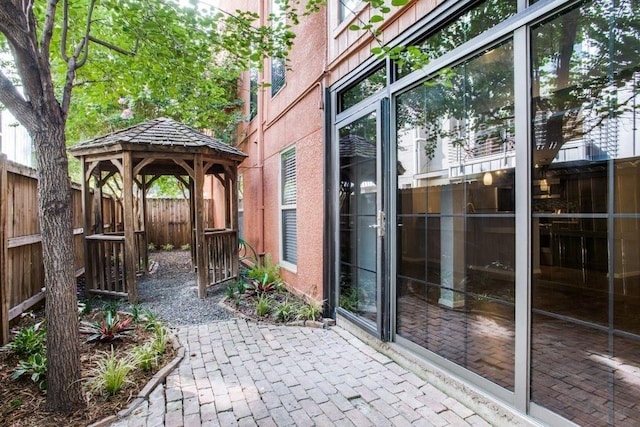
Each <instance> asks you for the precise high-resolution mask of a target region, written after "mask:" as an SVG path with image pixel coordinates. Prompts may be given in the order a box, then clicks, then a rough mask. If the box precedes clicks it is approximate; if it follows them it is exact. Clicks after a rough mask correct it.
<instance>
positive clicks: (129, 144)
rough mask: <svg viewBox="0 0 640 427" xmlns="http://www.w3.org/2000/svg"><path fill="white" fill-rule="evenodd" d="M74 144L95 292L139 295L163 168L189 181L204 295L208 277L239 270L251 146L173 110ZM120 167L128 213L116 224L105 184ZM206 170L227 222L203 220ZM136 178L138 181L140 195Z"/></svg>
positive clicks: (213, 279) (89, 281)
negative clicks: (241, 201)
mask: <svg viewBox="0 0 640 427" xmlns="http://www.w3.org/2000/svg"><path fill="white" fill-rule="evenodd" d="M70 151H71V153H72V154H73V155H74V156H75V157H77V158H79V159H80V161H81V163H82V198H83V200H82V206H83V216H84V235H85V278H86V287H87V290H88V291H89V292H92V293H98V294H108V295H114V296H127V297H128V299H129V301H131V302H137V301H138V291H137V285H136V277H137V274H139V273H145V272H148V266H149V263H148V252H147V238H146V230H147V227H146V223H147V214H146V197H147V191H148V190H149V188H150V187H151V185H152V184H153V183H154V182H155V181H156V180H157V179H158V178H159V177H161V176H163V175H170V176H175V177H176V178H178V179H179V180H180V181H182V182H183V183H184V184H185V185H186V186H187V188H188V189H189V206H190V213H191V215H190V218H191V227H192V230H193V232H192V235H191V248H192V259H193V262H194V267H195V270H196V273H197V285H198V296H199V297H200V298H204V297H205V295H206V291H207V286H209V285H210V284H212V283H219V282H221V281H224V280H227V279H231V278H233V277H236V276H237V273H238V197H237V170H238V164H239V163H240V162H242V160H244V158H245V157H246V154H244V153H243V152H241V151H239V150H237V149H236V148H234V147H231V146H229V145H227V144H224V143H223V142H221V141H219V140H217V139H215V138H212V137H210V136H207V135H205V134H203V133H201V132H198V131H196V130H195V129H193V128H191V127H189V126H186V125H184V124H182V123H178V122H176V121H174V120H171V119H168V118H158V119H154V120H150V121H147V122H144V123H141V124H138V125H135V126H132V127H130V128H127V129H123V130H119V131H116V132H113V133H110V134H108V135H104V136H101V137H98V138H95V139H92V140H90V141H86V142H83V143H80V144H78V145H75V146H74V147H72V148H71V149H70ZM116 175H119V176H120V178H121V185H122V221H121V223H118V221H114V220H113V215H109V216H110V217H111V218H112V224H108V226H107V227H105V223H104V220H103V218H104V214H105V213H104V212H103V206H104V203H103V202H102V200H103V192H102V188H103V186H104V185H105V184H106V183H107V181H108V180H109V179H110V178H112V177H114V176H116ZM206 175H212V176H214V177H215V178H216V179H217V181H219V183H220V186H221V188H223V190H224V201H223V203H224V212H225V219H224V222H225V224H224V227H223V228H216V229H207V228H205V215H206V212H205V203H204V184H205V176H206ZM185 177H186V178H185ZM92 179H93V184H94V186H93V188H92V186H91V183H92ZM134 186H137V188H138V189H139V194H140V197H139V198H138V199H137V200H136V197H135V194H134ZM136 202H138V209H137V213H136V209H135V208H134V205H135V204H136Z"/></svg>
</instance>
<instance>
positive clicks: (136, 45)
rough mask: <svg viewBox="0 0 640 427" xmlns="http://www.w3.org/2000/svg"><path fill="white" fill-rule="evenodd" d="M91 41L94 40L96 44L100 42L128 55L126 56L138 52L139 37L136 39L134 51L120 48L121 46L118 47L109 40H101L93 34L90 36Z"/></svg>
mask: <svg viewBox="0 0 640 427" xmlns="http://www.w3.org/2000/svg"><path fill="white" fill-rule="evenodd" d="M89 41H91V42H93V43H95V44H99V45H100V46H104V47H106V48H107V49H111V50H113V51H115V52H118V53H120V54H122V55H126V56H136V52H137V51H138V39H136V44H135V46H134V47H133V50H132V51H128V50H124V49H122V48H120V47H118V46H116V45H113V44H111V43H109V42H106V41H104V40H99V39H97V38H95V37H93V36H89Z"/></svg>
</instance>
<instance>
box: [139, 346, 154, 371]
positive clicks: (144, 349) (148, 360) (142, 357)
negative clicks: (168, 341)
mask: <svg viewBox="0 0 640 427" xmlns="http://www.w3.org/2000/svg"><path fill="white" fill-rule="evenodd" d="M133 358H134V360H135V362H136V366H138V367H139V368H140V369H142V370H143V371H150V370H151V369H153V368H154V367H155V366H157V365H158V353H157V352H156V350H155V349H154V348H153V344H152V343H147V344H145V345H142V346H138V347H135V348H134V349H133Z"/></svg>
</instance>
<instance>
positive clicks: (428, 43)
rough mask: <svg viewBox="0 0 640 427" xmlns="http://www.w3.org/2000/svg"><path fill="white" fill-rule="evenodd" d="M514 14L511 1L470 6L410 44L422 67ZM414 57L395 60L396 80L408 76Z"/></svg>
mask: <svg viewBox="0 0 640 427" xmlns="http://www.w3.org/2000/svg"><path fill="white" fill-rule="evenodd" d="M516 11H517V2H516V1H514V0H508V1H505V0H486V1H483V2H481V3H480V4H478V5H476V6H474V7H473V8H472V9H471V10H469V11H467V12H466V13H464V14H462V15H461V16H457V17H455V18H454V19H453V20H452V21H451V22H450V23H448V24H447V25H445V26H444V27H443V28H441V29H439V30H437V31H436V32H434V33H431V34H429V36H427V38H426V39H424V40H422V41H418V42H414V43H412V45H413V46H415V47H418V49H419V56H420V57H421V58H420V60H419V63H421V64H422V65H424V62H425V60H427V61H432V60H434V59H436V58H438V57H439V56H442V55H444V54H445V53H447V52H449V51H451V50H453V49H455V48H456V47H458V46H460V45H462V44H463V43H465V42H467V41H469V40H471V39H472V38H474V37H476V36H478V35H480V34H481V33H483V32H484V31H486V30H488V29H490V28H491V27H493V26H495V25H497V24H499V23H500V22H502V21H504V20H505V19H507V18H509V17H510V16H512V15H515V13H516ZM414 64H416V62H415V56H412V55H411V54H403V55H401V58H400V60H399V61H397V74H398V76H399V77H402V76H405V75H407V74H409V73H410V72H411V71H413V70H414V69H415V66H414Z"/></svg>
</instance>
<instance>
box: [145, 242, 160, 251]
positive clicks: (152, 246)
mask: <svg viewBox="0 0 640 427" xmlns="http://www.w3.org/2000/svg"><path fill="white" fill-rule="evenodd" d="M156 249H158V248H156V245H154V244H153V242H151V243H149V244H148V245H147V250H148V251H149V252H153V251H155V250H156Z"/></svg>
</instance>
